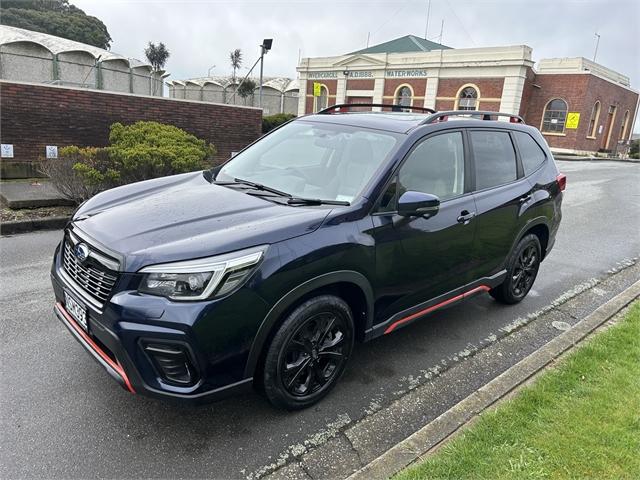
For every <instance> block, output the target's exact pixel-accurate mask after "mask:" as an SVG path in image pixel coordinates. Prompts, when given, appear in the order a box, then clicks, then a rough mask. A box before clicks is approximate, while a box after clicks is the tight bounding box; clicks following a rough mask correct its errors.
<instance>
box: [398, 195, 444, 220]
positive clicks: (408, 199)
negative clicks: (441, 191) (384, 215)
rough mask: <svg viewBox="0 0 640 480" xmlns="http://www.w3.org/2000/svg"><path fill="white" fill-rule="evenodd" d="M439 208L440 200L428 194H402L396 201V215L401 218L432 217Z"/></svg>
mask: <svg viewBox="0 0 640 480" xmlns="http://www.w3.org/2000/svg"><path fill="white" fill-rule="evenodd" d="M439 208H440V199H439V198H438V197H437V196H435V195H431V194H430V193H422V192H412V191H408V192H404V193H403V194H402V195H401V196H400V198H399V199H398V215H401V216H403V217H423V216H426V217H433V216H434V215H435V214H436V213H438V209H439Z"/></svg>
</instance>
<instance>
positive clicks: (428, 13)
mask: <svg viewBox="0 0 640 480" xmlns="http://www.w3.org/2000/svg"><path fill="white" fill-rule="evenodd" d="M430 14H431V0H429V3H428V4H427V23H426V24H425V26H424V39H425V40H427V33H428V32H429V15H430Z"/></svg>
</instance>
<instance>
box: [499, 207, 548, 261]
mask: <svg viewBox="0 0 640 480" xmlns="http://www.w3.org/2000/svg"><path fill="white" fill-rule="evenodd" d="M550 231H551V229H550V228H549V222H548V220H547V219H546V218H545V217H538V218H535V219H533V220H530V221H529V222H527V224H526V225H525V226H524V227H523V228H522V230H520V233H518V235H517V236H516V240H515V242H513V245H512V246H511V251H510V252H509V257H510V256H511V254H512V253H513V251H514V250H515V248H516V247H517V246H518V243H520V240H522V239H523V238H524V237H525V235H528V234H530V233H533V234H534V235H536V236H537V237H538V239H539V240H540V250H541V253H542V258H541V261H542V260H544V258H545V256H546V253H547V246H548V245H549V235H550ZM509 257H507V258H509Z"/></svg>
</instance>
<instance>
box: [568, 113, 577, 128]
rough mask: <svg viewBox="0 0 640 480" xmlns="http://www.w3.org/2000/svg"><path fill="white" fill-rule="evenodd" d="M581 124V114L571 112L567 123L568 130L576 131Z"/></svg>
mask: <svg viewBox="0 0 640 480" xmlns="http://www.w3.org/2000/svg"><path fill="white" fill-rule="evenodd" d="M579 123H580V112H569V113H567V122H566V123H565V127H566V128H572V129H574V130H575V129H576V128H578V124H579Z"/></svg>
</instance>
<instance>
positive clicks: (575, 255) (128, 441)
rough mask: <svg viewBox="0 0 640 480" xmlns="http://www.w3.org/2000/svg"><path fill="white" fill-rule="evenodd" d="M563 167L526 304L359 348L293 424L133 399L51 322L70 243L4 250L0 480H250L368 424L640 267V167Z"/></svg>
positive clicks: (281, 415)
mask: <svg viewBox="0 0 640 480" xmlns="http://www.w3.org/2000/svg"><path fill="white" fill-rule="evenodd" d="M559 165H560V168H561V169H562V171H563V172H564V173H566V174H567V177H568V188H567V192H566V196H565V203H564V215H565V216H564V220H563V224H562V227H561V231H560V233H559V236H558V239H557V242H556V247H555V249H554V251H553V252H552V254H551V255H550V257H549V258H548V259H547V261H546V262H545V263H544V264H543V266H542V268H541V270H540V274H539V277H538V280H537V282H536V284H535V286H534V287H535V289H534V290H533V291H532V292H531V294H530V296H529V297H528V298H527V299H526V300H525V301H524V302H523V303H521V304H519V305H517V306H514V307H503V306H500V305H498V304H496V303H495V302H493V301H492V300H491V298H490V297H489V296H488V295H484V296H481V297H477V298H474V299H473V300H471V301H469V302H467V303H466V304H463V305H459V306H456V307H454V308H451V309H449V310H446V311H443V312H440V313H438V314H436V315H433V316H432V317H430V318H429V319H425V320H423V321H422V322H418V323H416V324H414V325H413V326H411V327H409V328H406V329H403V330H400V331H398V332H397V333H394V334H393V335H389V336H387V337H384V338H381V339H378V340H376V341H374V342H371V343H369V344H365V345H360V346H358V347H357V348H356V352H355V354H354V358H353V359H352V360H351V364H350V368H349V369H348V371H347V373H346V374H345V377H343V380H342V382H341V383H340V385H338V387H337V388H336V389H335V390H334V392H333V393H332V394H331V395H330V396H329V397H328V398H327V399H325V400H324V401H323V402H322V403H321V404H320V405H318V406H316V407H314V408H311V409H309V410H306V411H303V412H297V413H285V412H281V411H277V410H274V409H273V408H271V407H270V406H269V405H268V404H267V402H266V401H265V400H263V399H262V398H261V397H260V396H258V395H255V394H248V395H245V396H242V397H238V398H233V399H229V400H225V401H222V402H219V403H214V404H211V405H206V406H203V407H198V408H190V407H181V406H175V405H172V404H167V403H162V402H159V401H155V400H150V399H146V398H143V397H139V396H134V395H130V394H128V393H126V392H125V391H123V390H122V389H120V387H119V386H117V385H116V384H115V382H113V381H112V380H111V379H110V378H109V377H108V375H107V374H106V373H105V372H104V371H102V369H101V367H99V366H98V365H97V364H96V363H95V362H94V361H93V360H92V359H91V358H90V357H89V356H88V355H87V354H86V353H85V352H84V351H83V350H82V348H81V347H80V346H79V345H78V343H77V342H76V341H75V340H73V339H72V338H71V336H70V335H69V334H68V333H67V331H66V329H65V328H64V327H63V326H62V325H61V324H60V323H59V322H58V321H57V320H56V319H55V317H54V315H53V313H52V302H53V296H52V292H51V288H50V285H49V278H48V277H49V273H48V270H49V263H50V257H51V253H52V252H53V249H54V247H55V244H56V243H57V242H58V241H59V239H60V236H61V232H60V231H53V232H44V233H32V234H25V235H18V236H14V237H3V238H0V261H1V264H0V265H1V269H2V270H1V278H0V282H1V283H0V339H2V347H1V348H0V362H1V373H2V376H1V382H2V385H1V392H2V393H1V398H0V415H1V419H2V424H1V428H2V435H1V438H0V449H1V450H0V455H1V456H0V465H1V466H0V477H2V478H9V477H47V478H53V477H58V478H60V477H65V478H78V477H141V476H144V477H159V476H161V477H221V478H238V477H245V476H247V475H249V474H250V473H251V472H253V471H255V470H257V469H259V468H260V467H261V466H263V465H266V464H269V463H271V462H274V461H275V460H276V459H277V457H278V456H279V455H280V454H281V452H283V451H285V450H286V449H287V448H288V447H289V446H290V445H294V444H297V443H301V442H304V441H305V440H307V441H312V442H316V441H321V440H322V438H323V436H325V435H326V434H327V432H329V431H331V429H333V428H337V427H339V426H342V425H343V424H345V423H347V422H353V421H356V420H359V419H361V418H363V417H364V416H366V415H367V413H368V412H370V411H371V409H372V408H373V407H375V406H376V405H384V404H385V403H388V402H390V401H391V400H393V399H394V398H397V397H398V396H399V395H402V393H403V392H406V391H407V390H408V388H410V387H411V383H412V382H413V381H414V379H415V377H416V376H419V372H421V371H424V370H427V369H429V368H432V367H433V366H435V365H438V364H439V363H440V361H441V359H443V358H447V357H451V356H452V355H454V354H455V353H456V352H459V351H462V350H464V349H465V348H467V347H469V346H473V345H478V344H479V343H480V342H481V341H482V340H483V339H484V338H486V337H487V336H488V335H490V334H491V333H494V332H497V331H498V330H499V329H501V328H503V327H505V326H506V325H508V324H510V323H511V322H513V321H514V319H516V318H518V317H524V316H526V315H527V314H530V313H532V312H535V311H537V310H539V309H541V308H543V307H545V306H546V305H548V304H549V303H550V302H551V301H553V300H554V299H556V298H557V297H559V296H560V295H562V294H564V293H565V292H567V291H570V290H572V289H575V288H576V286H579V285H582V284H584V283H585V282H588V281H589V280H590V279H592V278H594V277H601V276H603V275H605V274H606V272H607V271H608V270H610V269H612V268H615V267H616V266H618V265H619V264H620V262H624V261H626V260H628V259H631V258H634V257H637V256H638V254H639V253H640V241H639V235H638V233H639V232H640V187H639V185H640V165H638V164H635V165H634V164H624V163H613V162H598V163H596V162H593V163H587V162H559ZM444 400H445V399H443V401H444Z"/></svg>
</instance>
